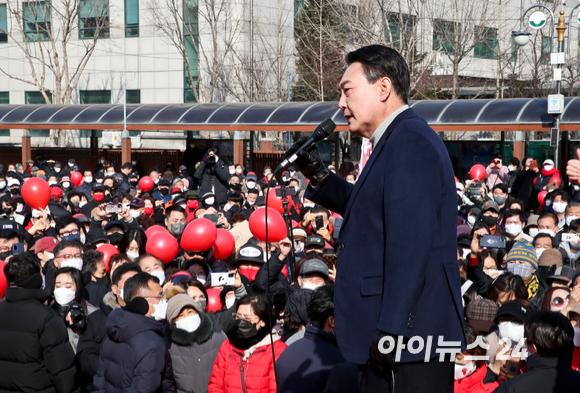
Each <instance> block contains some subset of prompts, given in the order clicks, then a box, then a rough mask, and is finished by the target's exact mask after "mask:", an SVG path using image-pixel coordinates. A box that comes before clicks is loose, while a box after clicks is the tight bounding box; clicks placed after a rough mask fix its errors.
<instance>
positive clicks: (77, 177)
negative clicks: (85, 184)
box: [70, 172, 83, 187]
mask: <svg viewBox="0 0 580 393" xmlns="http://www.w3.org/2000/svg"><path fill="white" fill-rule="evenodd" d="M70 181H72V184H73V185H74V186H75V187H78V186H80V185H81V182H82V181H83V175H81V173H80V172H73V173H71V174H70Z"/></svg>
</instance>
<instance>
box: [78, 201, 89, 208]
mask: <svg viewBox="0 0 580 393" xmlns="http://www.w3.org/2000/svg"><path fill="white" fill-rule="evenodd" d="M86 204H87V202H86V201H82V202H79V209H80V208H81V207H83V206H84V205H86Z"/></svg>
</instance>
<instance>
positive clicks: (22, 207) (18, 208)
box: [16, 205, 24, 213]
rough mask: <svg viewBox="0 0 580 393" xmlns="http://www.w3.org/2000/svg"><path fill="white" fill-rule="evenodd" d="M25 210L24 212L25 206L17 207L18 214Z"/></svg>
mask: <svg viewBox="0 0 580 393" xmlns="http://www.w3.org/2000/svg"><path fill="white" fill-rule="evenodd" d="M23 210H24V206H22V205H17V206H16V213H22V211H23Z"/></svg>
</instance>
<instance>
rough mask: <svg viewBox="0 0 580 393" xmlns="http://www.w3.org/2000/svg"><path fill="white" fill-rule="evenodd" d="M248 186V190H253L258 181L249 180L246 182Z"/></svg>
mask: <svg viewBox="0 0 580 393" xmlns="http://www.w3.org/2000/svg"><path fill="white" fill-rule="evenodd" d="M246 187H248V190H253V189H254V188H256V183H255V182H253V181H249V182H247V183H246Z"/></svg>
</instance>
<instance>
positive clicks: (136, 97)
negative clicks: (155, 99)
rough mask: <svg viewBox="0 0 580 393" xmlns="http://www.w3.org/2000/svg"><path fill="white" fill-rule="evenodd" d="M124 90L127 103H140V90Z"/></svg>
mask: <svg viewBox="0 0 580 393" xmlns="http://www.w3.org/2000/svg"><path fill="white" fill-rule="evenodd" d="M126 92H127V104H140V103H141V90H126Z"/></svg>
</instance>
